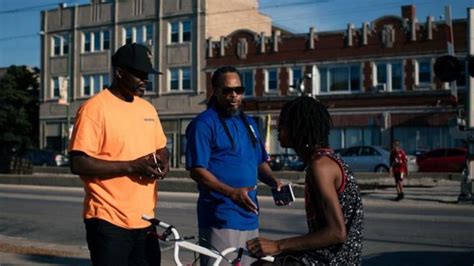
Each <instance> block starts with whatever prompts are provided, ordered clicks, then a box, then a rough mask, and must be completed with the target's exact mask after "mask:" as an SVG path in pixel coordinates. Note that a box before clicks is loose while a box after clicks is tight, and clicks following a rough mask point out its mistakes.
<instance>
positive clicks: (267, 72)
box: [265, 67, 280, 94]
mask: <svg viewBox="0 0 474 266" xmlns="http://www.w3.org/2000/svg"><path fill="white" fill-rule="evenodd" d="M272 71H275V72H276V88H275V89H270V72H272ZM279 74H280V71H279V68H277V67H274V68H267V69H265V93H267V94H278V87H279V85H280V81H279Z"/></svg>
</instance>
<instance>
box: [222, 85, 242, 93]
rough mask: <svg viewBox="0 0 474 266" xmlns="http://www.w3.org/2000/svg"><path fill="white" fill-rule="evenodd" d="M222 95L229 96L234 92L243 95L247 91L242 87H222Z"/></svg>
mask: <svg viewBox="0 0 474 266" xmlns="http://www.w3.org/2000/svg"><path fill="white" fill-rule="evenodd" d="M221 89H222V94H225V95H229V94H231V93H232V92H235V93H236V94H239V95H240V94H243V93H244V91H245V88H244V87H242V86H239V87H222V88H221Z"/></svg>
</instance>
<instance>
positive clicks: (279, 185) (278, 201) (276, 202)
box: [275, 179, 291, 206]
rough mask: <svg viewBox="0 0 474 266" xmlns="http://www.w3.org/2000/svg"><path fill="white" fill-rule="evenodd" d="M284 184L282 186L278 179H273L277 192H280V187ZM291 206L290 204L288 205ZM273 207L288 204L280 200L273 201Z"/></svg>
mask: <svg viewBox="0 0 474 266" xmlns="http://www.w3.org/2000/svg"><path fill="white" fill-rule="evenodd" d="M284 185H285V184H283V182H281V180H280V179H275V188H276V189H277V191H280V190H281V187H282V186H284ZM289 204H291V203H289ZM275 205H277V206H285V205H288V203H285V202H284V201H282V200H276V201H275Z"/></svg>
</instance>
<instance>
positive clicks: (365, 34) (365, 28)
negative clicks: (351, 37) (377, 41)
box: [361, 22, 370, 46]
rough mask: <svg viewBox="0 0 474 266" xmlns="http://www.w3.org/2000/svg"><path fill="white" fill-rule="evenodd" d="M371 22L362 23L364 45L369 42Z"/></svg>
mask: <svg viewBox="0 0 474 266" xmlns="http://www.w3.org/2000/svg"><path fill="white" fill-rule="evenodd" d="M369 30H370V29H369V22H364V23H363V24H362V42H361V43H362V46H366V45H367V44H368V43H369V36H368V35H369Z"/></svg>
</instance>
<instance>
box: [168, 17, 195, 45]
mask: <svg viewBox="0 0 474 266" xmlns="http://www.w3.org/2000/svg"><path fill="white" fill-rule="evenodd" d="M190 41H191V21H189V20H185V21H174V22H171V23H169V37H168V43H169V44H172V43H182V42H190Z"/></svg>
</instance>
